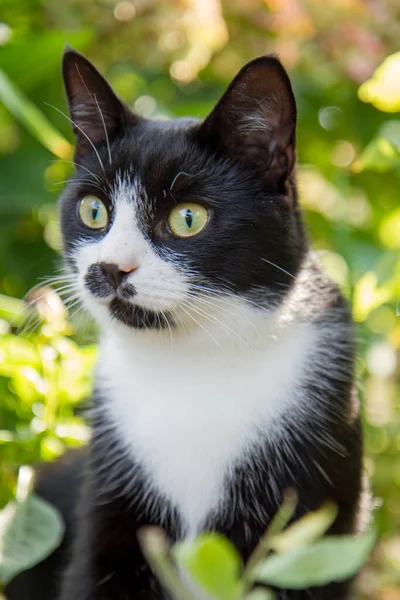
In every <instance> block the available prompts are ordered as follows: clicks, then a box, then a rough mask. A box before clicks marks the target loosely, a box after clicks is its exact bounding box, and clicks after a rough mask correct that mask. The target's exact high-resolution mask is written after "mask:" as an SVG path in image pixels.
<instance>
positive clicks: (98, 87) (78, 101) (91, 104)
mask: <svg viewBox="0 0 400 600" xmlns="http://www.w3.org/2000/svg"><path fill="white" fill-rule="evenodd" d="M63 76H64V82H65V86H66V90H67V96H68V102H69V109H70V114H71V122H72V123H73V128H74V132H75V135H76V154H75V162H76V173H75V176H74V178H73V179H72V180H71V182H70V183H69V184H68V185H67V187H66V190H65V192H64V193H63V196H62V198H61V226H62V233H63V240H64V252H65V258H66V262H67V265H68V266H69V268H70V270H72V272H73V273H74V277H75V280H76V285H77V287H78V293H79V295H80V297H81V299H82V300H83V302H84V304H85V306H86V308H87V309H88V310H89V311H90V312H91V313H92V314H93V315H94V316H95V317H96V318H97V319H98V320H99V321H100V322H101V323H103V325H104V324H108V325H109V324H110V322H111V323H113V322H117V323H118V324H119V326H120V324H121V323H123V324H124V325H126V326H128V327H131V328H152V329H154V328H160V329H162V328H167V327H168V328H178V329H179V328H181V327H182V328H183V327H185V328H187V327H204V323H205V322H207V320H208V321H209V322H211V320H212V319H214V320H217V321H219V322H225V321H226V319H225V316H226V315H225V313H224V311H225V312H226V313H227V312H228V311H229V307H232V306H235V305H240V307H241V308H242V309H243V308H245V309H247V308H248V309H249V310H258V309H257V307H260V308H262V309H264V310H265V309H270V308H273V307H276V306H277V305H278V304H279V303H280V302H281V301H282V299H283V298H284V297H285V294H287V292H288V290H289V289H290V287H291V286H292V284H293V281H294V277H295V276H296V273H297V272H298V270H299V268H300V264H301V261H302V259H303V257H304V253H305V250H306V242H305V238H304V233H303V228H302V224H301V221H300V217H299V209H298V205H297V198H296V190H295V184H294V177H293V168H294V162H295V127H296V105H295V100H294V96H293V92H292V89H291V86H290V82H289V79H288V76H287V74H286V72H285V70H284V68H283V67H282V65H281V64H280V62H279V61H278V60H277V59H276V58H274V57H269V56H263V57H260V58H257V59H255V60H253V61H252V62H250V63H248V64H247V65H246V66H245V67H244V68H243V69H242V70H241V71H240V73H239V74H238V75H237V76H236V77H235V79H234V80H233V81H232V83H231V84H230V86H229V87H228V89H227V91H226V92H225V94H224V95H223V96H222V98H221V100H220V101H219V102H218V103H217V105H216V107H215V108H214V109H213V110H212V112H211V113H210V114H209V116H208V117H207V118H206V119H205V120H204V121H201V120H196V119H175V120H170V121H162V120H159V121H157V120H149V119H145V118H142V117H140V116H137V115H135V114H133V113H132V112H131V111H130V110H129V108H128V107H127V106H126V105H124V104H123V103H122V102H121V101H120V100H119V99H118V98H117V97H116V95H115V94H114V92H113V91H112V89H111V87H110V86H109V85H108V83H107V82H106V81H105V80H104V79H103V77H102V76H101V75H100V74H99V73H98V72H97V70H96V69H95V68H94V67H93V65H91V63H89V62H88V61H87V60H86V59H85V58H84V57H83V56H81V55H80V54H78V53H77V52H75V51H73V50H67V51H66V53H65V55H64V63H63Z"/></svg>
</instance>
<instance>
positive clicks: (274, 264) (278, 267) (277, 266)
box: [261, 258, 296, 279]
mask: <svg viewBox="0 0 400 600" xmlns="http://www.w3.org/2000/svg"><path fill="white" fill-rule="evenodd" d="M261 260H262V261H263V262H266V263H268V264H269V265H271V266H272V267H275V269H279V271H282V273H286V275H289V277H291V278H292V279H296V276H295V275H293V273H289V271H287V270H286V269H284V268H283V267H280V266H279V265H277V264H276V263H274V262H272V260H268V258H261Z"/></svg>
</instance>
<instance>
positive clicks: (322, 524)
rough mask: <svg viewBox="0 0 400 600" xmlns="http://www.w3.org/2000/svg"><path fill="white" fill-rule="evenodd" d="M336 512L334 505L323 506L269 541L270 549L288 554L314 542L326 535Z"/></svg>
mask: <svg viewBox="0 0 400 600" xmlns="http://www.w3.org/2000/svg"><path fill="white" fill-rule="evenodd" d="M337 512H338V511H337V506H336V504H333V503H332V502H329V503H326V504H324V505H323V506H322V507H321V508H320V509H319V510H316V511H315V512H312V513H308V514H307V515H305V516H304V517H302V518H301V519H299V520H298V521H296V522H295V523H293V525H291V526H290V527H288V528H287V529H286V530H285V531H283V532H282V533H280V534H279V535H277V536H275V537H274V538H273V539H272V540H271V541H270V546H271V548H272V549H273V550H275V551H276V552H288V551H289V550H294V549H296V548H301V547H302V546H306V545H307V544H310V543H311V542H314V541H315V540H316V539H318V538H320V537H321V536H322V535H324V533H326V531H327V530H328V529H329V527H330V526H331V525H332V523H333V522H334V520H335V519H336V516H337Z"/></svg>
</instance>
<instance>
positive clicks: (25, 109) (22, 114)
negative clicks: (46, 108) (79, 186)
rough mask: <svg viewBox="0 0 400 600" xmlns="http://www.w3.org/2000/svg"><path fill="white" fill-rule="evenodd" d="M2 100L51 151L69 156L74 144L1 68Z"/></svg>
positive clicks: (0, 87) (0, 98)
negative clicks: (68, 140)
mask: <svg viewBox="0 0 400 600" xmlns="http://www.w3.org/2000/svg"><path fill="white" fill-rule="evenodd" d="M0 100H1V101H2V102H3V104H4V106H5V107H6V108H7V109H8V110H9V111H10V113H11V114H12V115H13V116H14V117H15V118H16V119H17V121H20V122H21V123H22V124H23V125H25V127H26V128H27V129H28V130H29V131H30V132H31V133H32V135H33V136H34V137H35V138H36V139H37V140H38V141H39V142H40V143H41V144H42V145H43V146H44V147H45V148H47V149H48V150H50V152H52V153H53V154H54V155H55V156H58V157H59V158H69V157H70V156H71V155H72V146H71V144H70V143H69V142H67V140H66V139H65V138H64V136H62V135H61V133H59V132H58V131H57V130H56V129H55V127H54V126H53V125H52V124H51V123H50V121H48V119H47V118H46V117H45V116H44V114H43V113H42V112H41V111H40V110H39V109H38V108H37V107H36V106H35V105H34V104H33V103H32V102H31V101H30V100H28V98H27V97H26V96H25V95H24V94H23V93H22V92H21V90H19V89H18V88H17V86H15V85H14V84H13V83H12V81H11V80H10V79H9V77H8V76H7V75H6V73H5V72H4V71H3V70H2V69H0Z"/></svg>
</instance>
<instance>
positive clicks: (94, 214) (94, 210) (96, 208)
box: [92, 203, 99, 221]
mask: <svg viewBox="0 0 400 600" xmlns="http://www.w3.org/2000/svg"><path fill="white" fill-rule="evenodd" d="M98 214H99V205H98V204H97V203H96V204H92V219H93V221H95V220H96V219H97V217H98Z"/></svg>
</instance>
